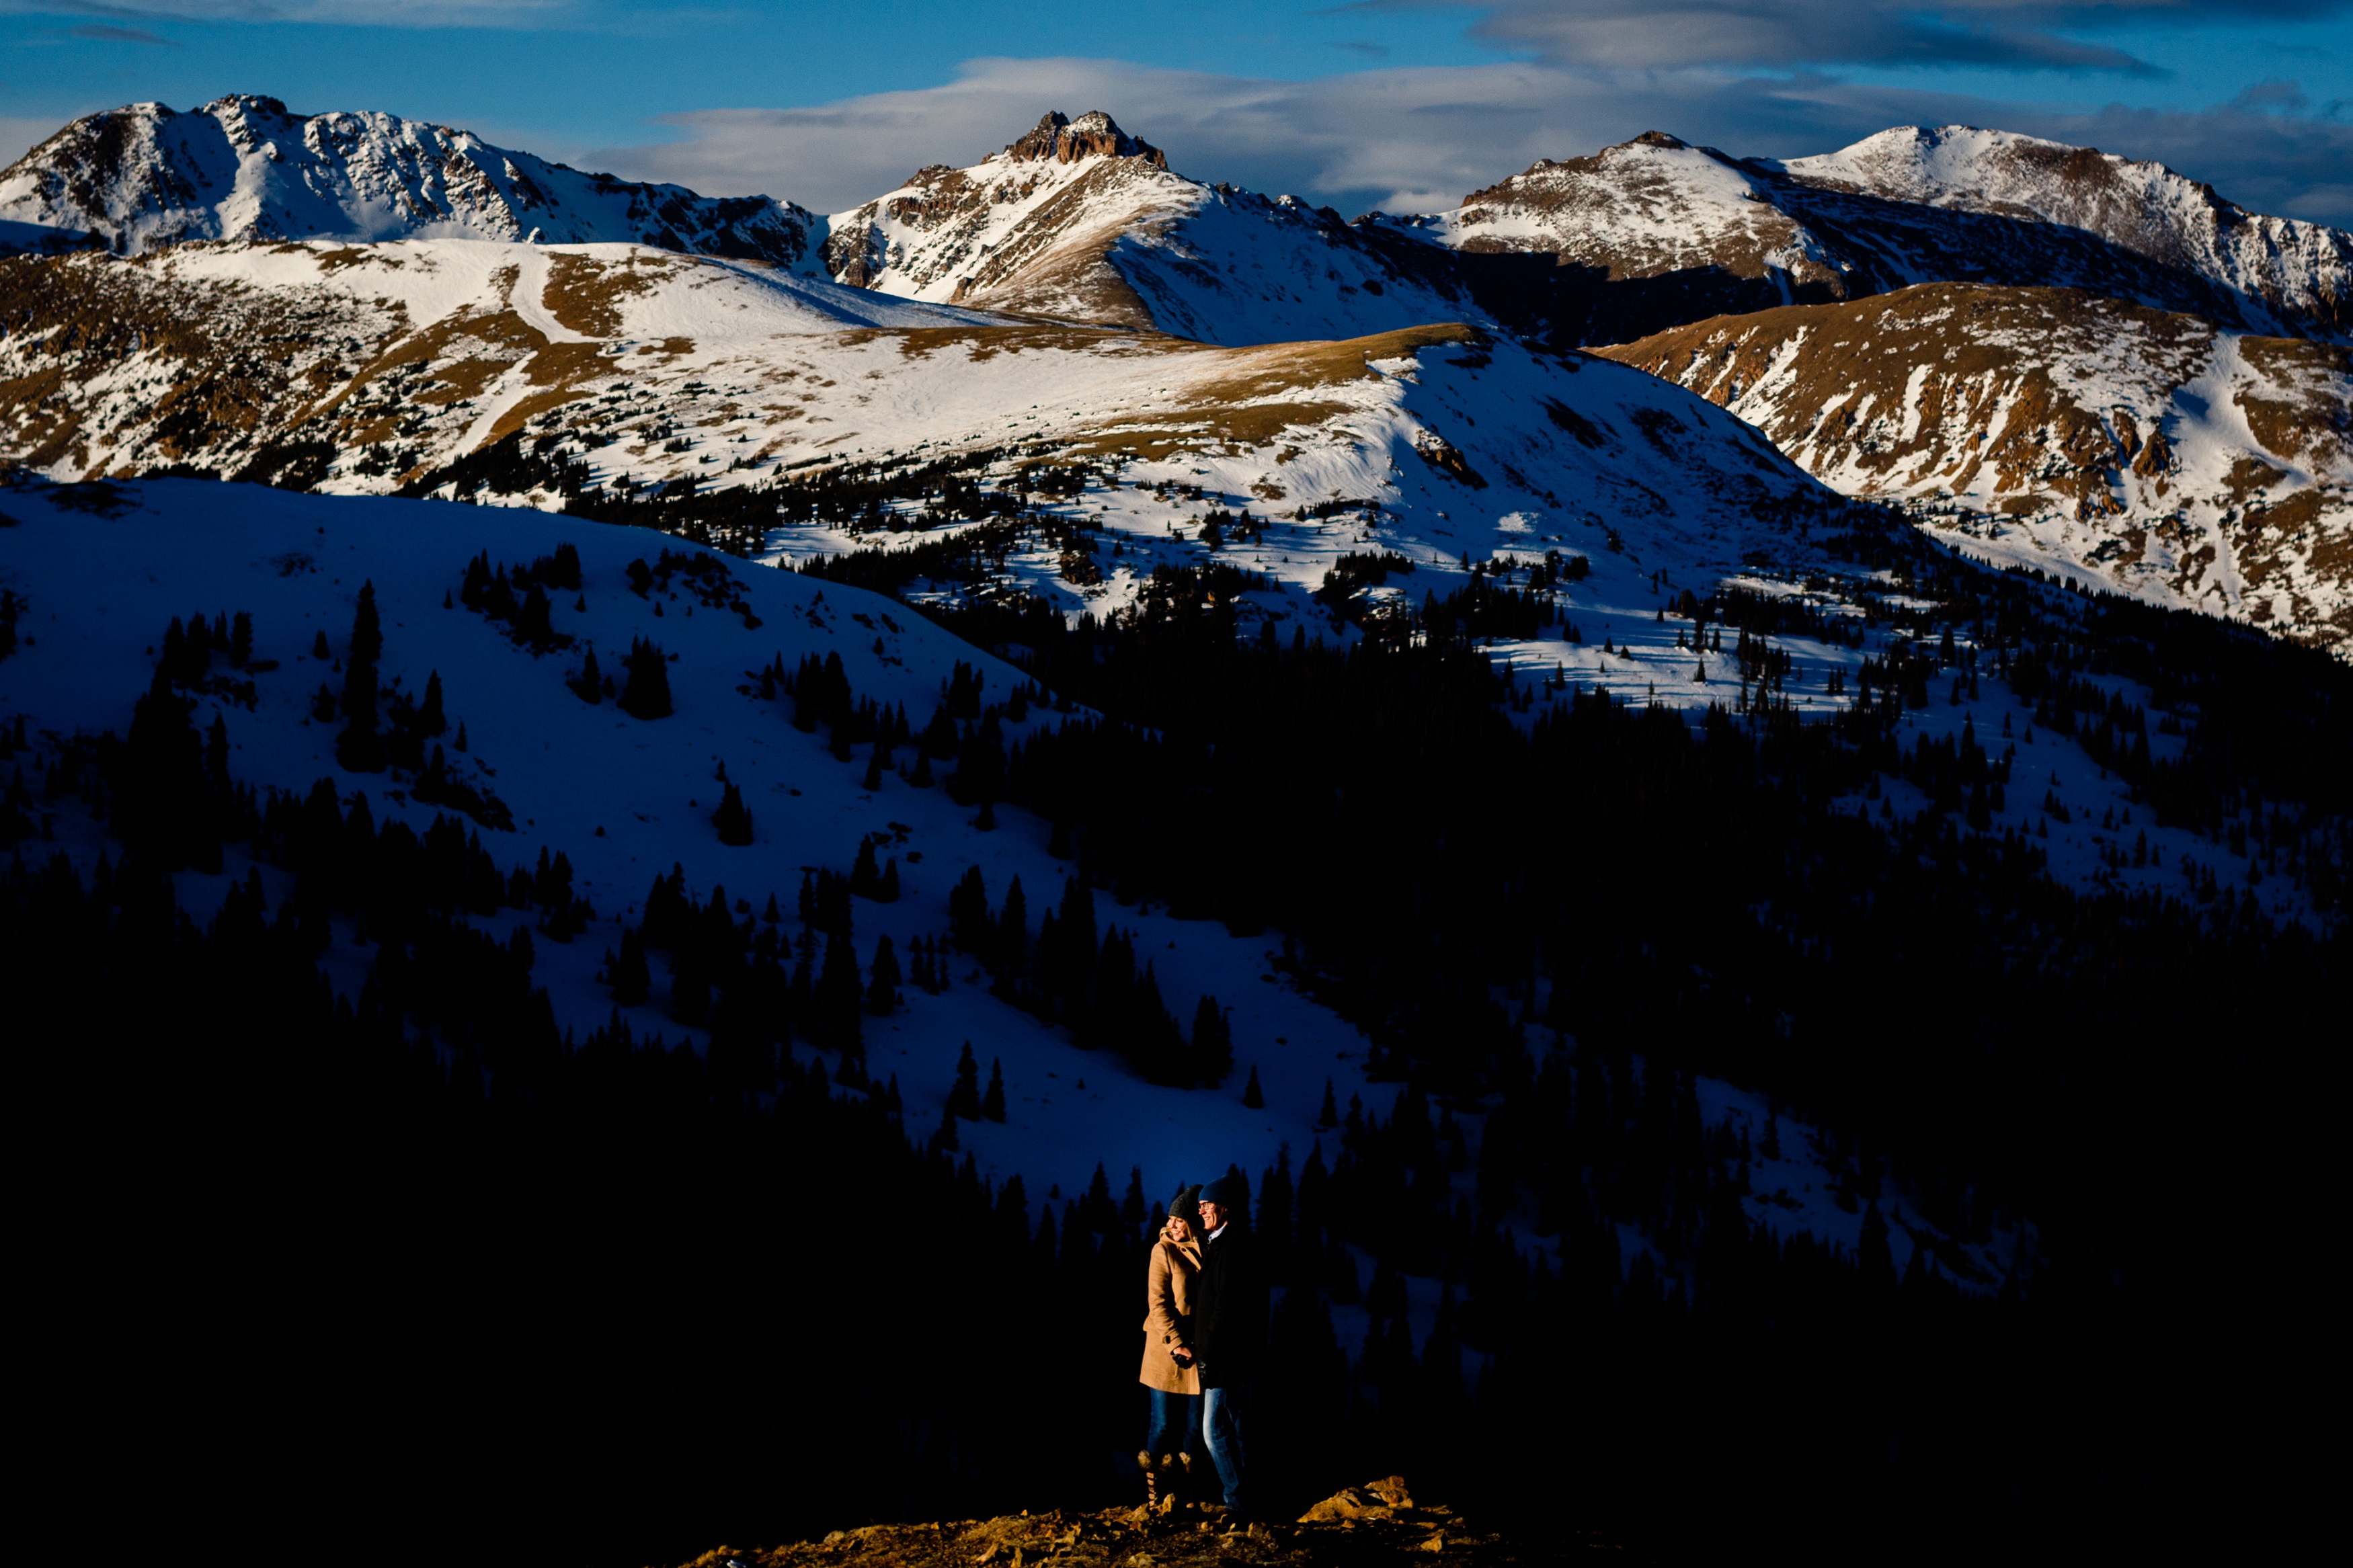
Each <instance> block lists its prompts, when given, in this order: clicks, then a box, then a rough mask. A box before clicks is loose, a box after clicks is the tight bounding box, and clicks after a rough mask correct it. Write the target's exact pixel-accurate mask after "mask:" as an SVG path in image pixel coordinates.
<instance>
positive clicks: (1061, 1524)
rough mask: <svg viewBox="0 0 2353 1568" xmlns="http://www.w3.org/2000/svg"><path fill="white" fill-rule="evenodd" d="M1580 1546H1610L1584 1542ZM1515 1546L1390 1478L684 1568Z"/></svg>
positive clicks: (846, 1536)
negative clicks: (1276, 1513)
mask: <svg viewBox="0 0 2353 1568" xmlns="http://www.w3.org/2000/svg"><path fill="white" fill-rule="evenodd" d="M1580 1544H1582V1545H1586V1546H1589V1547H1592V1548H1596V1549H1607V1548H1609V1546H1610V1545H1612V1544H1613V1543H1610V1542H1603V1541H1600V1540H1599V1539H1597V1538H1587V1539H1586V1540H1584V1541H1583V1542H1581V1543H1580ZM1513 1552H1514V1548H1513V1544H1512V1542H1509V1541H1508V1540H1506V1539H1505V1538H1504V1537H1502V1536H1499V1535H1497V1534H1495V1533H1493V1531H1485V1530H1482V1529H1480V1528H1478V1527H1476V1526H1474V1525H1472V1524H1471V1523H1470V1522H1468V1521H1465V1520H1464V1519H1463V1518H1462V1517H1461V1515H1459V1514H1457V1513H1455V1512H1454V1511H1453V1510H1451V1509H1448V1508H1445V1507H1443V1506H1438V1505H1419V1506H1418V1505H1417V1504H1416V1503H1415V1502H1414V1500H1413V1498H1412V1496H1411V1495H1410V1494H1409V1492H1408V1491H1407V1489H1406V1484H1405V1482H1404V1480H1403V1479H1401V1478H1399V1477H1397V1476H1390V1477H1388V1478H1387V1479H1383V1480H1377V1481H1373V1482H1369V1483H1367V1484H1366V1485H1365V1486H1362V1487H1350V1488H1348V1489H1345V1490H1344V1491H1341V1492H1338V1493H1335V1495H1334V1496H1332V1497H1330V1498H1328V1499H1326V1500H1324V1501H1323V1502H1320V1503H1317V1504H1316V1505H1315V1506H1314V1508H1311V1509H1309V1510H1307V1511H1306V1512H1305V1513H1303V1514H1302V1515H1301V1516H1300V1517H1299V1520H1298V1521H1297V1522H1295V1523H1289V1524H1283V1523H1253V1524H1248V1525H1240V1524H1236V1523H1234V1522H1232V1521H1229V1520H1228V1519H1227V1518H1226V1517H1225V1510H1223V1509H1221V1508H1215V1507H1209V1506H1205V1505H1199V1504H1191V1505H1185V1506H1180V1507H1178V1508H1176V1509H1175V1510H1169V1511H1168V1512H1166V1513H1148V1512H1146V1511H1145V1510H1144V1509H1141V1508H1135V1509H1107V1510H1103V1511H1102V1512H1100V1513H1082V1512H1079V1511H1076V1510H1061V1509H1055V1510H1049V1511H1047V1512H1043V1513H1038V1514H1029V1513H1023V1514H1019V1515H1015V1516H1008V1517H1005V1518H999V1519H982V1520H957V1521H946V1522H942V1523H936V1524H876V1525H868V1526H866V1527H865V1528H863V1529H860V1530H837V1531H833V1532H832V1533H831V1534H829V1535H828V1536H826V1537H825V1539H823V1540H822V1541H812V1542H802V1543H800V1544H798V1545H793V1546H776V1547H769V1548H765V1549H762V1550H748V1549H745V1548H741V1547H733V1546H722V1547H718V1548H716V1549H714V1550H712V1551H710V1552H704V1553H703V1554H702V1556H700V1557H697V1558H695V1559H694V1560H693V1562H692V1563H690V1564H688V1565H687V1568H974V1565H976V1564H987V1565H988V1568H1029V1565H1031V1564H1039V1563H1048V1562H1051V1563H1056V1564H1058V1565H1060V1568H1244V1565H1250V1568H1430V1564H1434V1563H1456V1564H1471V1563H1487V1562H1493V1561H1495V1560H1496V1559H1498V1558H1499V1557H1501V1558H1503V1559H1504V1560H1506V1561H1508V1560H1509V1558H1510V1556H1511V1555H1512V1554H1513Z"/></svg>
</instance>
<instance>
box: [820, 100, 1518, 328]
mask: <svg viewBox="0 0 2353 1568" xmlns="http://www.w3.org/2000/svg"><path fill="white" fill-rule="evenodd" d="M1407 252H1411V253H1418V254H1404V253H1407ZM824 266H825V269H826V272H827V275H828V276H829V277H830V278H832V279H834V280H835V281H836V282H839V283H847V284H849V285H851V286H853V287H856V288H860V289H879V290H881V291H882V292H884V293H890V294H899V295H904V296H907V297H910V298H913V299H917V300H936V301H938V302H940V303H943V304H958V305H973V306H981V307H986V308H987V309H991V310H1013V311H1018V312H1020V313H1022V314H1025V315H1035V316H1048V317H1053V318H1057V319H1060V320H1065V321H1088V322H1095V323H1108V324H1112V325H1117V326H1125V327H1139V328H1148V329H1154V330H1157V331H1166V332H1173V333H1176V334H1177V335H1179V336H1184V337H1190V338H1195V339H1198V340H1201V341H1204V342H1219V343H1253V342H1282V341H1286V340H1290V339H1296V338H1312V337H1353V336H1356V335H1360V334H1363V333H1366V332H1370V331H1389V330H1394V329H1396V328H1400V327H1407V326H1414V325H1419V324H1421V323H1423V322H1428V321H1449V320H1456V319H1460V318H1461V317H1463V316H1464V315H1465V314H1466V312H1468V313H1471V314H1473V315H1477V310H1476V307H1475V306H1472V305H1470V304H1469V302H1468V300H1467V297H1466V296H1464V295H1463V294H1462V293H1461V290H1460V289H1457V288H1456V287H1455V286H1454V283H1453V280H1452V278H1451V271H1450V268H1449V266H1448V261H1447V258H1445V257H1444V255H1443V253H1434V252H1432V251H1430V247H1394V246H1392V245H1389V244H1388V243H1386V242H1385V241H1384V240H1383V239H1382V238H1381V237H1371V236H1366V235H1363V234H1360V233H1359V232H1358V231H1356V230H1355V229H1353V228H1351V227H1350V226H1348V225H1347V223H1345V221H1344V220H1343V219H1342V218H1341V216H1340V215H1339V214H1338V213H1335V212H1333V211H1331V210H1330V209H1329V208H1319V207H1315V206H1312V205H1308V204H1307V203H1304V202H1301V201H1298V200H1296V199H1294V198H1293V197H1290V196H1277V197H1271V198H1270V197H1267V196H1261V195H1255V194H1254V193H1251V192H1249V191H1241V190H1236V189H1235V188H1233V187H1232V186H1230V185H1212V184H1204V183H1202V182H1201V181H1198V180H1193V179H1188V178H1187V177H1185V176H1184V175H1182V174H1176V173H1174V172H1173V171H1171V170H1170V169H1169V167H1168V160H1167V157H1166V154H1164V153H1162V152H1161V151H1160V149H1158V148H1156V147H1155V146H1153V145H1152V144H1151V143H1149V142H1142V141H1139V140H1137V139H1136V138H1134V137H1133V136H1130V135H1129V134H1128V133H1127V132H1124V131H1122V130H1121V129H1120V128H1119V126H1118V124H1117V123H1116V122H1114V121H1113V119H1112V118H1111V116H1110V115H1108V114H1105V113H1103V112H1102V111H1101V110H1096V111H1094V112H1092V113H1088V114H1082V115H1081V116H1079V117H1078V118H1077V119H1076V120H1071V119H1068V118H1066V117H1065V116H1063V115H1061V114H1060V113H1052V114H1048V115H1047V116H1046V117H1045V118H1044V119H1042V120H1040V121H1039V122H1038V124H1037V125H1036V126H1035V127H1034V128H1033V129H1032V130H1031V131H1030V132H1029V134H1027V135H1025V136H1023V137H1021V138H1020V139H1019V140H1018V141H1016V142H1013V143H1012V144H1010V145H1009V146H1008V147H1007V148H1006V149H1005V150H1004V151H1003V152H1001V153H997V154H995V155H993V156H991V157H989V158H987V159H985V160H983V161H982V162H981V163H976V164H974V165H973V166H972V167H970V168H963V169H957V168H949V167H946V166H944V165H934V166H932V167H929V168H924V169H921V170H918V171H917V172H916V174H914V176H913V178H912V179H910V180H909V181H908V182H907V183H906V184H904V185H902V186H901V187H900V188H899V189H897V190H895V191H892V192H890V193H889V194H887V195H882V196H879V197H877V198H876V199H875V200H873V201H871V202H868V203H867V204H866V205H863V206H860V207H858V208H855V209H853V210H852V211H849V212H846V213H837V214H835V215H834V216H833V217H831V218H830V219H829V220H828V235H827V237H826V241H825V247H824ZM1480 319H1484V318H1483V317H1482V318H1480Z"/></svg>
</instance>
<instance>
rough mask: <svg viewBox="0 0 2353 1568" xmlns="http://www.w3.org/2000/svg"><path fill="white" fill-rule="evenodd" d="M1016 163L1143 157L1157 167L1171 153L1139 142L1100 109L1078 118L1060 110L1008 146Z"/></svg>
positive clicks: (1050, 113) (1007, 150)
mask: <svg viewBox="0 0 2353 1568" xmlns="http://www.w3.org/2000/svg"><path fill="white" fill-rule="evenodd" d="M1005 153H1006V156H1008V157H1009V158H1011V159H1012V160H1013V161H1014V162H1015V163H1043V162H1044V161H1046V160H1047V159H1049V158H1050V159H1052V160H1053V161H1054V162H1055V163H1077V162H1078V161H1079V160H1080V159H1082V158H1096V157H1101V158H1142V159H1143V160H1145V162H1146V163H1150V164H1151V165H1152V166H1153V167H1154V168H1155V169H1165V168H1166V167H1167V166H1168V154H1166V153H1163V152H1162V151H1161V150H1160V149H1159V148H1157V147H1155V146H1154V145H1153V144H1152V143H1151V142H1144V141H1139V140H1138V139H1137V138H1135V137H1133V136H1130V135H1129V134H1128V133H1127V132H1124V131H1122V130H1121V129H1120V128H1119V121H1115V120H1113V118H1112V117H1111V116H1110V115H1108V114H1105V113H1104V112H1103V110H1100V109H1093V110H1088V111H1087V112H1086V113H1084V114H1082V115H1080V116H1079V117H1078V118H1077V119H1076V120H1072V119H1071V118H1070V117H1069V116H1067V115H1065V114H1062V113H1061V112H1060V111H1059V110H1054V111H1050V112H1049V113H1047V114H1046V116H1045V117H1044V118H1043V119H1041V120H1039V121H1038V123H1037V125H1036V126H1035V127H1033V128H1032V129H1031V131H1030V132H1029V135H1027V136H1024V137H1023V138H1021V140H1020V141H1018V142H1014V143H1013V144H1012V145H1011V146H1009V147H1008V148H1006V150H1005Z"/></svg>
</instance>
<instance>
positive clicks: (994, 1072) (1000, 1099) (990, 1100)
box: [980, 1057, 1005, 1121]
mask: <svg viewBox="0 0 2353 1568" xmlns="http://www.w3.org/2000/svg"><path fill="white" fill-rule="evenodd" d="M980 1113H981V1114H982V1115H983V1116H986V1117H987V1118H988V1120H990V1121H1004V1120H1005V1063H1004V1062H1003V1060H1001V1059H1000V1058H997V1057H991V1058H988V1089H987V1092H986V1093H984V1094H983V1095H982V1096H981V1097H980Z"/></svg>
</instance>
